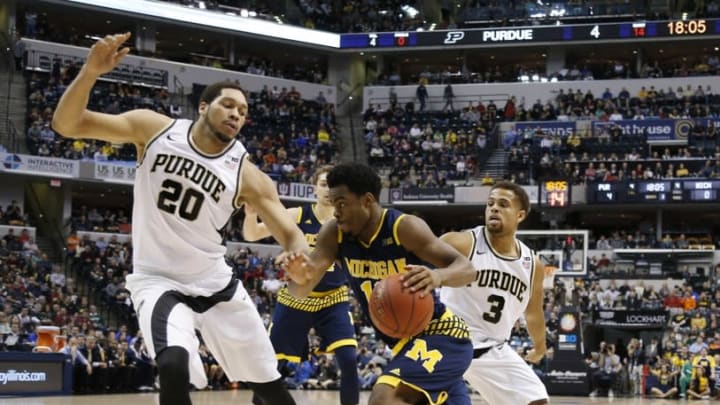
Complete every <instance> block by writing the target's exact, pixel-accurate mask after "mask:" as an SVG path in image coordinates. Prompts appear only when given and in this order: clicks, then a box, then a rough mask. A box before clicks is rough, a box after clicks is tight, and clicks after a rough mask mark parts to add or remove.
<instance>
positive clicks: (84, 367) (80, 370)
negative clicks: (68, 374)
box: [60, 336, 93, 394]
mask: <svg viewBox="0 0 720 405" xmlns="http://www.w3.org/2000/svg"><path fill="white" fill-rule="evenodd" d="M60 353H64V354H65V355H67V356H68V357H70V363H71V364H72V366H73V392H74V393H76V394H79V393H83V392H85V387H86V386H87V380H88V377H89V376H90V375H92V372H93V368H92V365H91V364H90V363H89V362H88V361H87V359H86V358H85V356H84V355H83V354H82V351H81V350H80V345H79V343H78V338H77V337H75V336H70V337H69V338H68V341H67V344H66V345H65V347H64V348H62V349H61V351H60Z"/></svg>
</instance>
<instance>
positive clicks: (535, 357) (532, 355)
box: [525, 347, 547, 364]
mask: <svg viewBox="0 0 720 405" xmlns="http://www.w3.org/2000/svg"><path fill="white" fill-rule="evenodd" d="M545 352H547V348H541V347H537V348H534V349H532V350H530V351H529V352H528V353H527V354H526V355H525V361H527V362H529V363H533V364H538V363H540V360H542V359H543V357H545Z"/></svg>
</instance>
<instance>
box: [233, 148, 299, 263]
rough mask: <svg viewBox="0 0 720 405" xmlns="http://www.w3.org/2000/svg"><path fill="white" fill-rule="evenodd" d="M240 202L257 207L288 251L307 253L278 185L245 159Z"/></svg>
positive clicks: (273, 233)
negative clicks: (280, 195)
mask: <svg viewBox="0 0 720 405" xmlns="http://www.w3.org/2000/svg"><path fill="white" fill-rule="evenodd" d="M241 164H242V167H241V168H240V190H239V193H238V194H239V195H238V197H239V198H238V201H237V203H238V204H242V203H246V204H250V205H252V207H253V208H254V209H255V210H257V213H258V215H259V216H260V217H261V218H262V219H263V221H264V223H265V226H266V227H267V228H268V230H269V231H270V233H271V234H272V236H273V237H274V238H275V240H277V241H278V243H279V244H280V246H282V248H283V250H285V251H286V252H298V253H301V252H308V251H309V250H310V249H309V247H308V244H307V242H306V241H305V236H304V235H303V234H302V232H301V231H300V228H298V227H297V225H296V224H295V221H293V220H292V218H290V216H289V215H288V214H287V211H286V210H285V206H283V205H282V203H281V202H280V197H279V196H278V193H277V189H276V188H275V184H273V182H272V180H270V177H268V175H267V174H265V173H263V172H262V171H260V169H258V168H257V166H255V165H254V164H253V163H252V162H251V161H250V160H249V159H247V158H245V159H243V161H242V163H241Z"/></svg>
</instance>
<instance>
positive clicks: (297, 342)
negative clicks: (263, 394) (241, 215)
mask: <svg viewBox="0 0 720 405" xmlns="http://www.w3.org/2000/svg"><path fill="white" fill-rule="evenodd" d="M330 169H332V166H323V167H320V168H318V169H317V170H315V173H314V174H313V177H312V184H313V187H314V191H315V196H316V197H317V201H316V202H315V203H314V204H305V205H302V206H300V207H294V208H289V209H288V210H287V212H288V214H290V217H291V218H292V219H293V220H294V221H295V223H296V224H297V226H298V227H300V230H301V231H302V232H303V233H304V234H305V238H306V239H307V242H308V244H309V245H310V248H312V247H313V246H315V240H316V239H317V234H318V232H319V231H320V227H321V226H322V224H324V223H325V222H327V221H328V220H330V219H331V218H332V216H333V206H332V204H331V203H330V197H329V195H328V191H329V190H328V185H327V174H328V172H329V171H330ZM268 236H270V230H269V229H268V228H267V226H265V224H263V223H258V216H257V212H255V210H253V209H252V208H251V207H250V206H246V207H245V221H244V222H243V238H244V239H245V240H248V241H255V240H258V239H262V238H267V237H268ZM346 283H347V278H346V277H345V273H343V272H342V269H340V268H339V267H337V266H333V267H331V268H329V269H328V271H327V272H326V273H325V275H324V276H323V278H322V279H321V280H320V283H319V284H318V285H317V286H315V288H314V289H313V291H312V292H311V293H310V296H308V297H307V298H305V299H297V298H295V297H293V296H292V295H291V294H290V293H289V292H288V290H287V288H283V289H281V290H280V291H279V292H278V300H277V305H276V306H275V310H274V311H273V320H272V324H271V326H270V341H271V342H272V344H273V347H274V348H275V355H276V356H277V358H278V366H279V368H280V371H281V373H282V371H283V369H284V367H285V364H286V363H287V362H291V363H300V362H301V361H303V360H304V359H306V358H307V356H308V339H307V336H308V332H310V328H313V327H314V328H315V331H316V332H317V334H318V336H320V337H321V338H322V345H323V347H321V349H322V350H324V351H325V352H334V353H335V359H337V362H338V366H339V368H340V404H341V405H354V404H357V403H358V402H359V400H360V385H359V382H358V370H357V351H356V349H355V348H356V347H357V340H355V327H354V326H353V322H352V316H351V314H350V303H349V302H348V288H347V286H346V285H345V284H346ZM253 402H254V403H255V404H260V402H259V401H258V400H257V398H254V400H253Z"/></svg>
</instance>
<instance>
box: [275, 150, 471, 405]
mask: <svg viewBox="0 0 720 405" xmlns="http://www.w3.org/2000/svg"><path fill="white" fill-rule="evenodd" d="M327 181H328V185H329V187H330V199H331V201H332V203H333V206H334V208H335V218H334V219H331V220H329V221H327V222H326V223H325V224H324V225H323V226H322V228H321V229H320V233H319V235H318V238H317V244H316V246H315V249H314V250H313V251H312V252H311V253H310V254H309V255H308V254H303V253H299V254H291V255H287V257H286V258H285V260H284V262H283V263H284V266H285V268H288V269H294V270H293V272H294V273H303V272H305V271H309V272H310V273H311V274H313V273H314V277H313V279H312V280H311V281H310V282H309V283H307V284H305V285H296V286H291V287H293V288H297V290H296V293H297V294H299V295H301V296H302V295H303V294H308V293H309V292H310V290H311V289H312V288H313V286H314V285H315V284H317V283H318V282H319V281H320V280H321V279H322V278H323V277H324V276H325V271H326V269H328V268H329V267H330V266H331V265H332V264H333V262H335V261H337V262H338V264H339V265H340V266H341V267H342V269H343V271H344V272H345V273H346V275H347V277H348V280H349V282H350V286H351V287H352V289H353V292H354V293H355V296H356V297H357V299H358V301H359V302H360V304H361V305H362V307H363V310H364V312H365V314H366V315H367V314H368V313H369V312H368V300H369V298H370V295H371V293H372V289H373V286H374V284H375V283H377V282H378V281H379V280H382V279H384V278H386V277H388V276H390V275H393V274H396V273H406V274H405V276H404V282H405V284H406V285H407V287H409V288H411V289H412V290H414V291H417V292H418V293H420V294H433V295H435V292H434V289H435V288H436V287H439V286H441V285H445V286H456V287H460V286H464V285H466V284H468V283H470V282H471V281H472V280H474V279H475V271H474V270H473V268H472V265H471V264H470V262H469V261H468V260H467V259H466V258H465V257H463V256H462V255H461V254H460V253H458V252H457V251H456V250H454V249H453V248H452V247H450V246H448V245H447V244H446V243H444V242H442V241H441V240H440V239H438V238H437V237H436V236H435V235H434V234H433V233H432V231H431V230H430V228H429V227H428V226H427V224H426V223H425V222H424V221H423V220H422V219H420V218H418V217H415V216H413V215H406V214H403V213H401V212H400V211H397V210H394V209H383V208H382V207H381V206H380V203H379V198H380V188H381V182H380V177H378V175H377V174H376V173H375V172H374V171H373V170H372V169H371V168H370V167H368V166H365V165H361V164H356V163H351V164H341V165H338V166H335V167H334V168H333V169H332V170H331V171H330V173H328V175H327ZM423 261H424V262H428V263H431V264H433V265H435V266H437V267H438V269H437V270H430V269H429V268H427V267H425V266H423V265H422V263H423ZM375 330H376V332H375V333H376V336H377V337H378V338H380V339H382V340H383V341H384V342H385V343H387V344H388V345H389V347H391V348H392V351H393V356H394V357H393V359H392V360H391V361H390V362H389V363H388V364H387V366H386V367H385V369H384V370H383V374H382V375H381V376H380V377H379V378H378V380H377V383H376V384H375V386H374V387H373V390H372V394H371V396H370V401H369V403H370V405H399V404H432V405H434V404H447V405H469V404H470V397H469V395H468V392H467V388H466V387H465V383H464V381H463V379H462V376H463V373H464V372H465V370H466V369H467V367H468V365H469V364H470V361H471V359H472V344H471V343H470V339H469V331H468V329H467V325H465V323H464V322H463V321H462V320H461V319H460V318H459V317H457V316H455V315H454V314H453V313H452V312H450V311H448V310H447V309H446V308H445V305H444V304H443V303H442V302H440V300H439V299H438V298H437V296H435V307H434V313H433V317H432V320H431V321H430V324H429V325H428V326H427V328H425V330H424V331H423V332H422V333H421V334H419V335H417V336H413V337H410V338H405V339H400V340H398V339H393V338H391V337H389V336H385V335H383V334H382V333H381V332H380V331H379V330H378V329H377V328H376V329H375Z"/></svg>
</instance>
